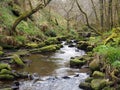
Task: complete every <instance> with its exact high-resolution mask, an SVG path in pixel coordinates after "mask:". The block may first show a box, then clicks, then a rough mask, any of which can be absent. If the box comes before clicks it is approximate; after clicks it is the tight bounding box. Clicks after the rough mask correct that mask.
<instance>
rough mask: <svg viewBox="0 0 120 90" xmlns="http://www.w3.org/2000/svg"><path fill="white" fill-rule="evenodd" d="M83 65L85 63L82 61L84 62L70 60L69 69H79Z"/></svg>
mask: <svg viewBox="0 0 120 90" xmlns="http://www.w3.org/2000/svg"><path fill="white" fill-rule="evenodd" d="M85 63H86V61H84V60H79V59H77V58H75V59H71V60H70V67H72V68H80V67H81V66H82V65H84V64H85Z"/></svg>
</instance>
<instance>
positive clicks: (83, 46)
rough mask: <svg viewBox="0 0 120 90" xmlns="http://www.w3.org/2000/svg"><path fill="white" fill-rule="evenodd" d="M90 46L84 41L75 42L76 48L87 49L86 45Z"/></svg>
mask: <svg viewBox="0 0 120 90" xmlns="http://www.w3.org/2000/svg"><path fill="white" fill-rule="evenodd" d="M88 46H90V44H89V43H88V42H86V41H80V42H78V43H77V48H78V49H81V50H85V51H87V47H88Z"/></svg>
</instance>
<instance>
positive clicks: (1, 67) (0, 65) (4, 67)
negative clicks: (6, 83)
mask: <svg viewBox="0 0 120 90" xmlns="http://www.w3.org/2000/svg"><path fill="white" fill-rule="evenodd" d="M2 69H8V70H11V67H10V65H9V64H6V63H1V64H0V70H2Z"/></svg>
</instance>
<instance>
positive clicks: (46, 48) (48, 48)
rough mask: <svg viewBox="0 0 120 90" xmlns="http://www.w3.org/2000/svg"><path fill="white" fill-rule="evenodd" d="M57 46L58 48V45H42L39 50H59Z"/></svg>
mask: <svg viewBox="0 0 120 90" xmlns="http://www.w3.org/2000/svg"><path fill="white" fill-rule="evenodd" d="M57 48H58V46H57V45H49V46H45V47H42V48H40V49H39V50H40V51H41V52H54V51H56V50H57Z"/></svg>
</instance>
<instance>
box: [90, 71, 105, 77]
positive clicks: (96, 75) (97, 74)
mask: <svg viewBox="0 0 120 90" xmlns="http://www.w3.org/2000/svg"><path fill="white" fill-rule="evenodd" d="M92 76H93V77H94V78H104V77H105V74H104V73H103V72H100V71H94V72H93V74H92Z"/></svg>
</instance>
